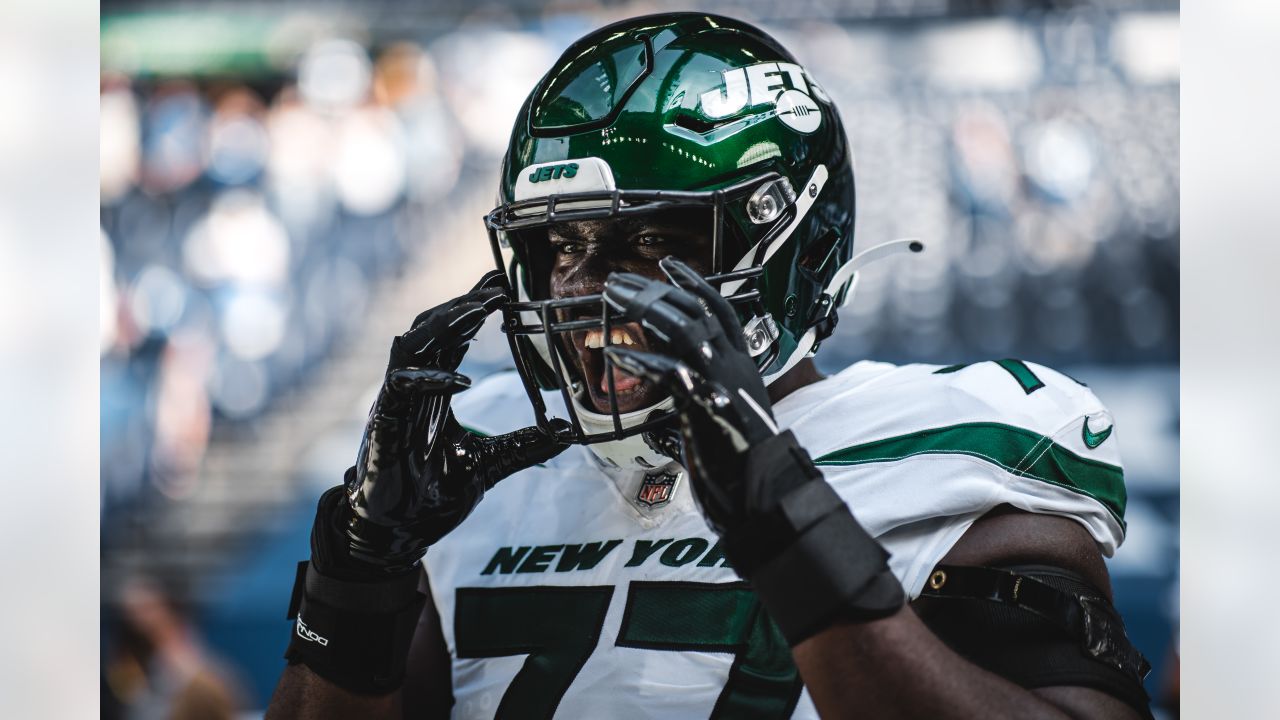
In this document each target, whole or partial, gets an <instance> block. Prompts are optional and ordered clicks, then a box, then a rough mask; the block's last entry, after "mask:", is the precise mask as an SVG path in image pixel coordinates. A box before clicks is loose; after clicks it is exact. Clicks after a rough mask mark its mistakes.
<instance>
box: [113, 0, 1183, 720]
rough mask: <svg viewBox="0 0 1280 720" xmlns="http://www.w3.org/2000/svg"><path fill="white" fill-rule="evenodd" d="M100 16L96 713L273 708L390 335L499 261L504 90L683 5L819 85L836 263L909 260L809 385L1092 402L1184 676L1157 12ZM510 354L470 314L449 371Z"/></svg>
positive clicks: (1154, 4)
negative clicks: (838, 222) (847, 201)
mask: <svg viewBox="0 0 1280 720" xmlns="http://www.w3.org/2000/svg"><path fill="white" fill-rule="evenodd" d="M101 7H102V21H101V52H102V58H101V59H102V74H101V229H102V239H101V247H102V252H101V256H102V281H101V293H102V296H101V297H102V302H101V308H102V318H101V320H102V322H101V328H102V331H101V345H100V347H101V380H102V383H101V388H102V389H101V393H102V395H101V489H102V495H101V519H102V538H101V539H102V581H103V582H102V588H103V589H102V603H103V605H102V609H103V614H102V615H103V638H102V654H103V655H102V658H103V673H104V674H103V680H104V682H103V685H102V688H103V690H102V692H103V712H104V715H106V716H111V717H143V716H149V715H147V713H148V712H154V711H156V709H157V708H163V707H165V706H166V704H171V703H173V702H175V698H176V697H177V696H178V694H179V693H178V691H177V690H176V689H175V688H177V687H178V684H175V683H178V680H177V679H175V678H180V677H182V672H186V671H187V670H182V669H181V668H187V669H188V670H189V668H190V667H191V666H192V664H193V663H194V664H197V665H200V666H202V667H206V668H209V669H210V671H211V673H210V677H214V678H220V679H221V680H219V681H218V682H220V683H221V685H222V687H223V689H224V690H226V691H227V692H226V693H224V695H225V696H226V700H227V704H226V707H227V708H232V707H234V708H238V710H237V712H239V713H241V714H242V715H243V716H244V717H256V716H258V715H260V713H261V709H262V708H263V707H265V705H266V702H267V699H268V698H269V696H270V691H271V688H272V687H273V685H274V683H275V681H276V678H277V677H278V674H279V672H280V669H281V667H282V661H281V657H280V656H281V653H282V652H283V649H284V646H285V644H286V642H287V633H288V631H289V625H288V624H287V623H286V621H285V620H284V612H285V607H286V604H287V602H288V597H289V589H290V587H291V585H292V582H293V577H294V564H295V563H296V562H297V561H298V560H299V559H303V558H305V557H306V556H307V552H308V550H307V533H308V530H309V526H310V520H311V515H312V513H313V511H314V502H315V499H316V498H317V497H318V495H319V493H320V491H321V490H322V489H323V488H326V487H329V486H332V485H334V484H336V483H337V482H338V481H339V480H340V478H341V475H342V472H343V470H344V469H345V468H346V467H347V466H348V465H349V464H350V463H351V461H352V460H353V459H354V456H355V451H356V448H357V446H358V443H359V436H360V428H361V425H362V423H363V417H364V413H365V411H366V410H367V407H368V404H369V402H370V400H371V398H372V393H373V391H374V389H375V387H376V383H377V381H378V379H379V376H380V374H381V371H382V369H383V367H384V364H385V358H386V350H387V347H388V344H389V342H390V339H391V338H392V337H393V336H394V335H395V334H397V333H398V332H399V331H400V330H401V329H403V328H404V327H405V326H406V324H407V323H408V322H409V321H410V320H411V319H412V318H413V316H414V315H415V314H417V313H418V312H419V311H421V310H423V309H425V308H427V307H430V306H432V305H434V304H436V303H437V302H439V301H441V300H443V299H445V298H447V297H451V296H453V295H454V294H456V293H457V292H459V291H461V290H464V289H465V288H466V287H468V286H469V285H470V284H471V283H472V282H473V281H474V279H475V278H477V277H478V276H479V275H480V274H481V273H482V272H483V271H484V270H486V269H488V267H489V264H490V262H491V260H490V255H489V248H488V244H487V241H486V238H485V235H484V231H483V227H482V223H481V220H480V218H481V216H482V215H483V213H485V212H486V211H487V210H488V209H489V208H490V206H491V204H492V201H493V198H494V193H495V188H496V178H497V164H498V158H499V156H500V153H501V152H502V150H503V148H504V146H505V143H506V140H507V136H508V134H509V131H510V125H511V122H512V119H513V118H514V115H515V111H516V109H517V108H518V106H519V104H520V102H521V101H522V100H523V98H524V96H525V94H526V93H527V92H528V91H529V90H530V89H531V88H532V86H533V84H534V82H535V81H536V80H537V78H538V77H539V76H540V75H541V73H542V72H543V71H544V70H545V69H546V68H547V67H548V66H549V65H550V63H551V62H552V61H553V60H554V59H555V57H556V56H557V55H558V54H559V52H560V50H562V49H563V48H564V47H565V46H566V45H568V44H569V43H570V42H571V41H572V40H574V39H576V38H577V37H578V36H580V35H581V34H583V33H585V32H586V31H588V30H590V29H592V28H594V27H598V26H599V25H602V24H604V23H606V22H609V21H611V20H614V19H618V18H621V17H625V16H629V15H634V14H640V13H644V12H654V11H661V10H676V9H691V8H698V9H708V10H713V11H716V12H721V13H725V14H732V15H736V16H739V17H743V18H744V19H749V20H753V21H755V22H757V23H759V24H761V25H762V26H764V27H765V28H766V29H768V30H770V31H771V32H773V33H774V34H775V35H776V36H777V37H779V39H781V40H782V41H783V43H784V44H786V45H787V46H788V47H789V48H791V49H792V50H793V51H794V52H795V53H796V54H797V55H798V56H799V59H800V61H801V62H802V63H803V64H805V65H806V66H807V67H808V68H809V69H810V71H811V72H813V73H814V74H815V75H816V76H817V77H818V78H820V79H821V80H822V82H823V83H824V85H825V86H826V88H827V89H828V91H829V92H830V94H831V95H832V96H833V97H834V98H835V100H836V102H837V104H838V105H839V107H840V109H841V111H842V114H843V118H844V121H845V125H846V127H847V129H848V132H849V135H850V140H851V142H852V145H853V148H854V152H855V170H856V173H857V176H858V180H859V182H858V204H859V208H858V227H857V237H858V239H859V242H861V243H863V244H864V245H865V244H866V243H871V242H877V241H882V240H888V239H892V238H895V237H904V236H917V237H922V238H925V239H927V240H929V241H930V242H931V243H932V245H931V251H930V252H928V253H926V254H924V255H923V256H920V257H916V258H903V259H899V260H892V261H886V262H885V263H883V264H880V265H877V266H874V267H872V268H871V269H869V270H868V271H867V272H866V273H865V277H864V279H863V281H862V283H861V285H860V288H859V294H858V298H857V300H856V302H855V303H854V306H853V307H852V308H851V309H850V310H849V311H847V312H846V313H845V314H843V315H842V320H841V323H840V326H839V329H838V331H837V333H836V335H835V336H834V337H833V338H832V339H831V340H829V341H828V342H827V343H826V344H825V345H824V348H823V352H822V354H821V355H820V356H819V365H820V366H823V367H824V368H826V369H828V370H830V369H834V368H837V367H840V366H843V365H844V364H847V363H848V362H851V361H854V360H856V359H859V358H863V357H871V358H875V359H883V360H891V361H895V362H936V363H957V362H966V361H973V360H981V359H989V358H1001V357H1009V356H1013V357H1020V358H1024V359H1029V360H1034V361H1036V362H1041V363H1045V364H1049V365H1053V366H1055V367H1059V368H1061V369H1063V370H1065V371H1066V372H1068V373H1070V374H1071V375H1073V376H1074V377H1076V378H1079V379H1081V380H1083V381H1085V382H1087V383H1089V385H1090V386H1091V387H1092V388H1093V389H1094V390H1095V391H1096V392H1097V393H1098V395H1099V396H1101V397H1102V399H1103V400H1104V401H1105V402H1107V403H1108V404H1109V405H1110V406H1111V408H1112V410H1113V411H1114V413H1115V415H1116V417H1117V418H1118V422H1119V427H1120V429H1119V431H1118V432H1119V433H1120V435H1119V436H1120V437H1121V441H1122V443H1123V449H1124V453H1125V457H1126V463H1127V465H1128V472H1127V479H1128V487H1129V505H1128V512H1127V519H1128V523H1129V537H1128V540H1127V542H1126V544H1125V545H1124V547H1123V548H1121V550H1120V552H1119V553H1118V554H1117V556H1116V557H1115V558H1114V559H1113V560H1112V561H1111V563H1110V564H1111V570H1112V573H1113V577H1114V581H1115V588H1116V595H1117V601H1118V603H1119V605H1120V607H1121V609H1122V610H1123V611H1124V613H1125V617H1126V619H1127V621H1128V624H1129V626H1130V632H1131V635H1132V636H1133V637H1134V638H1135V640H1136V642H1137V643H1138V645H1139V646H1140V648H1141V649H1142V650H1143V651H1144V652H1145V653H1146V655H1147V656H1148V658H1149V659H1150V660H1151V661H1152V663H1153V664H1154V665H1155V671H1154V672H1153V673H1152V675H1151V676H1150V678H1149V679H1148V687H1149V689H1150V691H1151V692H1152V694H1153V696H1156V697H1157V699H1158V700H1161V701H1162V702H1163V701H1165V700H1163V699H1164V698H1167V697H1169V689H1170V688H1176V663H1175V662H1174V661H1173V660H1172V656H1171V655H1170V652H1171V648H1172V647H1174V646H1175V644H1176V637H1177V566H1178V523H1179V518H1178V497H1179V490H1178V488H1179V466H1178V449H1179V444H1178V413H1179V409H1178V402H1179V401H1178V277H1179V270H1178V243H1179V215H1178V197H1179V195H1178V193H1179V177H1178V172H1179V171H1178V165H1179V144H1178V137H1179V114H1178V107H1179V43H1178V4H1177V2H1173V1H1165V0H1129V1H1117V2H1111V3H1088V2H1070V1H1067V0H1058V1H1048V0H1046V1H1043V2H1029V1H1028V2H1017V1H1014V0H1005V1H998V0H990V1H988V2H977V1H975V2H962V1H960V0H950V1H948V0H792V1H791V2H788V3H774V2H766V1H765V0H746V1H743V2H724V3H714V4H713V3H690V4H674V3H667V2H592V1H591V0H562V1H556V0H552V1H551V2H538V1H534V0H519V1H515V2H507V3H503V4H493V3H488V2H483V1H481V2H456V1H454V0H443V1H441V2H432V3H399V2H394V1H392V0H366V1H364V2H356V1H354V0H350V1H347V2H338V1H332V2H317V3H299V2H278V3H277V2H272V3H267V2H262V1H257V2H251V1H243V2H230V1H224V2H214V3H198V4H197V3H188V2H166V3H160V2H127V1H120V0H103V3H102V6H101ZM507 364H508V359H507V356H506V346H505V343H504V342H503V341H502V339H501V338H500V337H499V336H498V333H497V332H496V331H495V330H494V329H493V328H486V330H485V332H484V333H483V334H482V337H481V339H480V341H479V342H478V344H477V346H476V347H475V348H474V349H473V351H472V352H471V354H470V355H469V357H468V361H467V365H466V366H464V368H463V370H464V372H468V373H469V374H472V375H473V376H477V375H483V374H484V373H485V372H487V371H490V370H494V369H499V368H502V367H503V366H505V365H507ZM158 617H159V618H162V620H157V618H158ZM173 657H179V658H187V660H188V662H187V664H186V665H184V664H183V663H182V662H177V663H175V662H172V658H173ZM165 658H169V661H165ZM166 662H168V665H166V664H165V663H166ZM175 668H179V669H175ZM179 684H180V683H179ZM214 684H217V683H214ZM208 692H213V691H208ZM1174 692H1175V693H1176V689H1175V690H1174ZM214 694H215V695H216V693H214ZM213 696H214V695H208V697H213ZM1175 697H1176V695H1175ZM1169 710H1171V712H1170V713H1169V714H1168V715H1167V716H1172V715H1176V705H1174V706H1173V707H1172V708H1169Z"/></svg>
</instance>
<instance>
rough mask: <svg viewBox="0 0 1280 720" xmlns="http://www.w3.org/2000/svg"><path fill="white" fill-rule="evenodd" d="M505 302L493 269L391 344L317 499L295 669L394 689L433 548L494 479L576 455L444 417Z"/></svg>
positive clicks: (537, 438) (294, 646)
mask: <svg viewBox="0 0 1280 720" xmlns="http://www.w3.org/2000/svg"><path fill="white" fill-rule="evenodd" d="M504 302H506V297H505V295H504V289H503V284H502V274H501V273H499V272H497V271H493V272H491V273H489V274H487V275H485V277H484V278H483V279H482V280H481V281H480V282H479V284H477V285H476V286H475V288H473V289H472V290H471V292H469V293H467V294H466V295H463V296H462V297H459V298H456V299H454V300H451V301H449V302H447V303H445V304H443V305H440V306H438V307H435V308H432V309H431V310H428V311H426V312H424V313H422V314H421V315H419V316H418V317H417V319H415V320H414V322H413V327H412V328H411V329H410V330H409V331H408V332H406V333H405V334H404V335H401V336H400V337H397V338H396V339H395V342H394V343H392V346H391V360H390V362H389V363H388V365H387V373H386V377H385V380H384V382H383V385H382V390H381V391H380V392H379V393H378V398H377V400H375V401H374V404H373V409H372V410H370V412H369V420H368V423H367V424H366V425H365V431H364V439H363V441H362V442H361V443H360V452H359V454H358V456H357V459H356V465H355V467H353V468H351V469H350V470H348V471H347V474H346V483H345V484H344V485H340V486H338V487H335V488H331V489H330V490H329V491H327V492H326V493H325V494H324V495H323V496H321V498H320V503H319V507H318V508H317V511H316V520H315V524H314V525H313V526H312V530H311V562H310V563H309V564H307V563H304V564H303V567H302V568H301V570H300V572H299V576H298V580H297V582H296V583H295V585H294V596H293V600H292V601H291V603H290V609H289V617H290V618H292V617H295V616H296V617H297V625H296V631H295V633H294V637H293V639H292V641H291V644H290V647H289V651H288V652H287V653H286V655H285V657H286V658H288V659H289V660H290V662H302V663H305V664H306V665H307V666H308V667H310V668H311V669H312V671H314V672H316V673H317V674H319V675H321V676H322V677H324V678H326V679H327V680H329V681H330V682H333V683H335V684H337V685H339V686H341V687H344V688H346V689H348V690H351V691H352V692H357V693H384V692H388V691H391V690H394V689H395V688H397V687H399V685H400V683H401V682H402V681H403V678H404V668H405V662H406V660H405V659H406V657H407V655H408V651H409V641H410V640H411V639H412V637H413V628H414V626H415V624H416V622H417V618H418V613H419V612H420V611H421V607H422V604H423V602H424V598H422V596H421V594H420V593H418V592H417V584H418V582H417V574H416V573H415V572H414V569H415V567H416V566H417V564H418V561H419V560H420V559H421V558H422V556H423V554H425V553H426V551H427V547H428V546H430V545H432V544H433V543H435V542H436V541H438V540H439V539H440V538H442V537H444V536H445V535H446V534H447V533H449V531H451V530H453V529H454V528H455V527H457V526H458V525H459V524H460V523H461V522H462V521H463V520H465V519H466V517H467V516H468V515H469V514H470V513H471V511H472V510H473V509H474V508H475V506H476V504H477V503H479V502H480V499H481V498H482V497H483V496H484V493H485V491H487V490H489V489H490V488H492V487H493V486H494V484H495V483H497V482H498V481H499V480H501V479H502V478H505V477H507V476H508V475H510V474H512V473H514V472H517V471H519V470H523V469H524V468H527V467H529V466H531V465H535V464H537V463H541V462H545V461H547V460H549V459H551V458H553V457H555V456H556V455H558V454H560V453H561V452H562V451H563V450H564V449H565V448H567V447H569V444H568V443H567V442H564V441H562V440H561V439H560V438H559V437H558V436H557V435H555V434H552V433H548V432H545V431H543V430H541V429H539V428H536V427H528V428H523V429H521V430H516V431H515V432H511V433H507V434H506V435H499V436H495V437H482V436H480V435H476V434H474V433H472V432H470V431H468V430H466V429H465V428H463V427H462V426H461V425H459V424H458V421H457V420H456V419H454V417H453V412H452V411H451V410H450V409H449V401H450V399H451V398H452V396H453V394H454V393H455V392H458V391H460V390H465V389H466V388H468V387H470V386H471V381H470V380H469V379H468V378H467V377H465V376H463V375H459V374H458V373H457V372H456V370H457V368H458V365H459V363H461V362H462V358H463V355H464V354H465V353H466V351H467V343H468V342H469V341H470V340H471V339H472V338H473V337H474V336H475V334H476V333H477V332H478V331H479V330H480V326H481V325H483V324H484V321H485V319H486V318H487V317H488V315H489V314H490V313H492V312H493V311H494V310H496V309H498V308H499V307H500V306H501V305H502V304H503V303H504ZM565 426H566V429H567V423H565Z"/></svg>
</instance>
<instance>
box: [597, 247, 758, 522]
mask: <svg viewBox="0 0 1280 720" xmlns="http://www.w3.org/2000/svg"><path fill="white" fill-rule="evenodd" d="M659 267H660V268H661V269H662V271H663V272H664V273H666V274H667V276H668V277H669V278H670V279H671V282H672V283H674V284H667V283H663V282H660V281H657V280H653V279H650V278H646V277H643V276H640V275H634V274H631V273H614V274H612V275H610V276H609V279H608V281H607V282H606V283H605V289H604V296H605V298H606V300H607V301H608V302H609V303H610V305H611V306H613V307H614V308H615V309H617V310H619V311H620V312H622V313H623V315H625V316H626V318H627V319H628V320H632V321H635V322H639V323H640V324H641V326H642V327H644V328H646V329H647V330H649V333H650V335H651V336H652V337H653V338H654V339H655V340H657V341H658V342H657V343H655V345H656V349H661V350H665V351H666V352H665V353H655V352H642V351H638V350H633V349H630V348H627V347H625V346H610V347H609V348H607V349H606V353H607V355H608V357H609V359H610V361H612V362H613V363H614V364H615V365H617V366H618V367H619V368H620V369H621V370H622V371H623V372H625V373H627V374H630V375H634V376H636V377H639V378H642V379H644V380H646V381H648V382H651V383H655V384H657V385H660V386H663V387H665V388H666V389H667V391H668V392H669V393H670V394H671V395H672V397H674V398H675V401H676V405H677V408H678V409H679V418H680V434H681V436H682V439H683V456H684V457H683V461H684V465H685V467H686V468H687V469H688V470H689V472H690V476H691V481H692V483H693V487H694V491H695V497H696V498H697V499H698V501H699V503H700V505H701V508H702V512H703V514H704V515H705V516H706V519H707V522H708V523H709V524H710V525H711V526H712V528H713V529H715V530H716V532H718V533H720V534H724V533H725V532H726V531H729V530H732V529H734V527H735V525H737V524H739V523H741V522H742V521H744V520H745V519H746V515H747V508H746V506H745V503H746V500H747V498H746V489H745V488H743V487H742V486H741V485H742V481H743V478H744V472H743V469H744V468H743V463H744V462H745V460H746V457H747V451H748V450H749V449H750V448H751V447H752V446H753V445H757V444H759V443H761V442H763V441H765V440H767V439H768V438H771V437H773V436H774V435H776V434H777V433H778V430H777V427H776V425H774V422H773V416H772V406H771V405H770V403H769V394H768V392H767V391H766V390H765V386H764V381H763V380H762V379H761V378H760V371H759V370H758V369H757V368H756V365H755V362H754V361H753V360H752V359H751V356H750V355H749V354H748V352H747V343H746V339H745V337H744V336H743V333H742V325H741V323H740V322H739V321H738V317H737V314H736V313H735V312H734V310H733V307H732V306H731V305H730V304H729V301H728V300H726V299H725V298H724V297H723V296H721V295H720V293H719V292H718V291H717V290H716V289H715V288H713V287H711V285H710V284H708V283H707V281H706V280H704V279H702V277H701V276H699V275H698V274H697V273H696V272H694V271H693V270H692V269H691V268H689V266H688V265H685V264H684V263H682V262H680V261H679V260H677V259H675V258H670V257H669V258H665V259H663V260H662V261H661V262H660V263H659Z"/></svg>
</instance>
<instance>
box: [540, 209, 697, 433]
mask: <svg viewBox="0 0 1280 720" xmlns="http://www.w3.org/2000/svg"><path fill="white" fill-rule="evenodd" d="M699 220H700V218H699V217H697V216H694V215H691V214H687V213H682V214H669V215H665V216H660V217H659V216H653V217H633V218H621V219H609V220H587V221H582V222H574V223H561V224H559V225H556V226H553V227H552V228H551V229H550V230H549V231H548V239H549V240H550V242H551V252H552V265H551V287H550V289H551V296H552V297H555V298H566V297H577V296H581V295H595V294H597V293H600V292H602V291H603V290H604V281H605V279H606V278H608V277H609V273H611V272H630V273H636V274H637V275H644V276H646V277H651V278H662V277H663V274H662V271H661V270H660V269H659V268H658V261H659V260H661V259H662V258H664V257H667V256H668V255H674V256H676V257H678V258H680V259H681V260H683V261H684V262H685V263H687V264H688V265H689V266H690V267H692V268H693V269H694V270H697V271H698V272H699V273H701V274H703V275H706V274H707V272H708V269H709V267H710V264H711V236H710V229H709V223H708V222H706V221H699ZM597 313H598V311H591V310H585V309H584V310H582V311H581V312H579V313H577V316H580V317H584V316H590V315H595V314H597ZM611 330H612V332H611V335H612V337H611V338H610V343H611V344H613V345H633V346H635V347H637V349H640V350H644V349H646V348H648V347H649V346H650V344H651V343H652V339H651V338H650V337H649V336H648V335H646V334H645V333H644V332H643V331H642V330H641V329H640V326H639V325H638V324H636V323H628V324H625V325H617V326H614V327H612V328H611ZM602 336H603V331H602V330H600V329H593V330H582V331H578V332H573V333H570V334H569V341H570V342H569V343H568V345H569V347H568V348H567V350H568V355H569V357H570V358H571V359H572V362H573V363H574V364H575V365H576V366H577V369H578V371H579V372H580V373H581V374H582V377H583V378H584V379H585V380H586V385H587V390H588V395H587V396H588V398H589V399H590V401H591V403H592V404H593V405H594V406H595V409H596V410H597V411H599V412H609V399H608V398H609V386H608V379H607V378H606V377H605V372H604V353H603V351H602V350H601V348H602V347H603V337H602ZM613 387H614V392H615V393H616V395H617V398H618V411H619V412H630V411H632V410H639V409H640V408H644V407H647V406H649V405H652V404H654V403H656V402H658V401H660V400H661V399H662V398H663V393H662V392H661V391H660V390H659V389H658V388H656V387H652V386H649V385H648V384H646V383H644V382H642V381H641V380H638V379H636V378H633V377H631V376H630V375H625V374H623V373H621V372H620V371H618V370H617V369H614V371H613Z"/></svg>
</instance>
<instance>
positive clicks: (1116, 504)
mask: <svg viewBox="0 0 1280 720" xmlns="http://www.w3.org/2000/svg"><path fill="white" fill-rule="evenodd" d="M938 454H943V455H947V454H949V455H969V456H971V457H976V458H980V459H982V460H985V461H987V462H989V463H991V464H993V465H996V466H998V467H1000V468H1002V469H1004V470H1006V471H1008V472H1010V473H1013V474H1014V475H1017V476H1020V477H1029V478H1032V479H1035V480H1040V481H1042V482H1046V483H1049V484H1052V485H1057V486H1059V487H1063V488H1066V489H1068V490H1071V491H1073V492H1077V493H1080V494H1082V495H1087V496H1089V497H1091V498H1093V499H1094V500H1097V501H1098V502H1100V503H1102V504H1103V506H1105V507H1106V508H1107V510H1108V511H1109V512H1110V513H1111V514H1112V516H1114V517H1115V519H1116V521H1117V522H1119V523H1120V527H1121V528H1123V527H1124V524H1125V523H1124V506H1125V500H1126V497H1125V489H1124V471H1123V470H1122V469H1121V468H1119V467H1117V466H1115V465H1111V464H1108V463H1104V462H1099V461H1097V460H1090V459H1088V458H1083V457H1080V456H1079V455H1076V454H1075V453H1073V452H1071V451H1070V450H1068V449H1067V448H1065V447H1063V446H1062V445H1059V444H1057V443H1055V442H1053V441H1052V440H1051V439H1050V438H1049V437H1047V436H1045V435H1041V434H1039V433H1034V432H1031V431H1030V430H1026V429H1024V428H1019V427H1014V426H1012V425H1004V424H1001V423H990V422H975V423H962V424H959V425H948V426H946V427H939V428H930V429H928V430H920V431H918V432H913V433H909V434H906V435H898V436H895V437H891V438H885V439H884V440H876V441H874V442H869V443H864V444H862V445H855V446H853V447H848V448H845V449H843V450H836V451H835V452H830V453H827V454H826V455H823V456H822V457H819V458H817V459H816V460H815V461H814V462H815V463H816V464H818V465H861V464H864V463H874V462H892V461H894V460H902V459H904V458H908V457H912V456H913V455H938Z"/></svg>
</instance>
